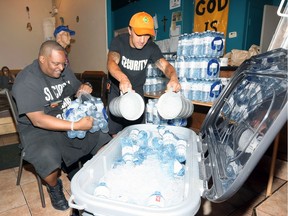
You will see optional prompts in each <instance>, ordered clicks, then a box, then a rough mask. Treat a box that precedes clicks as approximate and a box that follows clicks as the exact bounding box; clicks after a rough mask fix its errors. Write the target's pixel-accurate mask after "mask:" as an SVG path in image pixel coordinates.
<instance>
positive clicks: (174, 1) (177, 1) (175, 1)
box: [170, 0, 181, 10]
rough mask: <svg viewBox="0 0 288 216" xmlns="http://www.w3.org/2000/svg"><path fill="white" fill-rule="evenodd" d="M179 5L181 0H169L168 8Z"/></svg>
mask: <svg viewBox="0 0 288 216" xmlns="http://www.w3.org/2000/svg"><path fill="white" fill-rule="evenodd" d="M180 6H181V0H170V10H172V9H174V8H178V7H180Z"/></svg>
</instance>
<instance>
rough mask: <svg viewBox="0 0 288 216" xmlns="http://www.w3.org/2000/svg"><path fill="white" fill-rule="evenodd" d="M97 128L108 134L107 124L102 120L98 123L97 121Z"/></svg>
mask: <svg viewBox="0 0 288 216" xmlns="http://www.w3.org/2000/svg"><path fill="white" fill-rule="evenodd" d="M99 128H100V129H101V131H102V132H103V133H108V132H109V128H108V122H107V121H106V120H105V119H104V118H102V119H101V120H100V121H99Z"/></svg>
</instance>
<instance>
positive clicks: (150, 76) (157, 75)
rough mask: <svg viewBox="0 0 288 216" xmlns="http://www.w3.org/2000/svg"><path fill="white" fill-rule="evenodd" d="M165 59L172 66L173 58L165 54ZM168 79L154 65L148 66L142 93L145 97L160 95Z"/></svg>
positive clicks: (171, 55)
mask: <svg viewBox="0 0 288 216" xmlns="http://www.w3.org/2000/svg"><path fill="white" fill-rule="evenodd" d="M164 57H165V59H166V60H167V61H168V62H169V63H170V64H171V65H172V66H174V64H175V56H173V54H165V55H164ZM167 82H168V79H167V78H166V77H165V75H164V74H163V73H162V71H160V70H159V69H158V68H157V67H156V66H155V65H154V64H148V66H147V69H146V82H145V84H144V93H145V94H147V95H161V94H162V93H163V92H164V91H165V89H166V85H167Z"/></svg>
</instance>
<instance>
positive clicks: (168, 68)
mask: <svg viewBox="0 0 288 216" xmlns="http://www.w3.org/2000/svg"><path fill="white" fill-rule="evenodd" d="M155 65H156V66H157V67H158V68H159V69H160V70H161V71H162V72H163V73H164V74H165V76H166V77H167V78H169V79H170V81H169V82H168V84H167V89H170V88H172V89H173V91H175V92H178V91H180V89H181V85H180V83H179V80H178V77H177V73H176V70H175V68H174V67H173V66H172V65H171V64H170V63H169V62H168V61H167V60H166V59H164V58H160V59H159V60H158V61H156V63H155Z"/></svg>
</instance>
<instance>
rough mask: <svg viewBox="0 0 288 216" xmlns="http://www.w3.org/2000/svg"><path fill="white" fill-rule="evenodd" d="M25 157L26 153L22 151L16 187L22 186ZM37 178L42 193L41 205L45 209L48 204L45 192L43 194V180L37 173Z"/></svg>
mask: <svg viewBox="0 0 288 216" xmlns="http://www.w3.org/2000/svg"><path fill="white" fill-rule="evenodd" d="M24 155H25V152H24V151H23V150H22V151H21V157H20V164H19V170H18V175H17V182H16V185H20V181H21V176H22V171H23V158H24ZM36 178H37V183H38V189H39V193H40V199H41V204H42V207H43V208H45V207H46V204H45V198H44V192H43V187H42V180H41V178H40V176H39V175H38V174H37V173H36Z"/></svg>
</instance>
